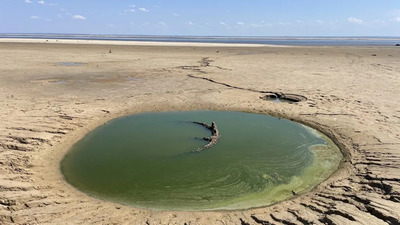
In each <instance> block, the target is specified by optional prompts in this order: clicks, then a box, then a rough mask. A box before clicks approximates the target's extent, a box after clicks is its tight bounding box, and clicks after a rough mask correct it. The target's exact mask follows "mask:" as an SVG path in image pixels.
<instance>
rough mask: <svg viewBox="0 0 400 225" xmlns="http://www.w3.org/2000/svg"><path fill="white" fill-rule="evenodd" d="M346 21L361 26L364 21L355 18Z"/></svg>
mask: <svg viewBox="0 0 400 225" xmlns="http://www.w3.org/2000/svg"><path fill="white" fill-rule="evenodd" d="M347 21H349V22H350V23H354V24H363V23H364V21H363V20H362V19H358V18H355V17H350V18H348V19H347Z"/></svg>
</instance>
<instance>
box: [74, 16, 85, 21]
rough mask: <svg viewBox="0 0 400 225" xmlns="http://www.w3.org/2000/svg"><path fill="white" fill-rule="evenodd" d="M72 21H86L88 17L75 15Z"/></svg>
mask: <svg viewBox="0 0 400 225" xmlns="http://www.w3.org/2000/svg"><path fill="white" fill-rule="evenodd" d="M72 19H75V20H86V17H84V16H82V15H73V16H72Z"/></svg>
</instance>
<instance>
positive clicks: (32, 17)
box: [31, 16, 40, 20]
mask: <svg viewBox="0 0 400 225" xmlns="http://www.w3.org/2000/svg"><path fill="white" fill-rule="evenodd" d="M39 18H40V17H39V16H31V19H33V20H37V19H39Z"/></svg>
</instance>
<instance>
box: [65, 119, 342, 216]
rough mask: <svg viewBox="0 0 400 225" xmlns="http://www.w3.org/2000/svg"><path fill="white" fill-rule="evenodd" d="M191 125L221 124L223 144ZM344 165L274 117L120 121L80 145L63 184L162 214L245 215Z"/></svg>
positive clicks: (328, 146) (316, 139) (313, 137)
mask: <svg viewBox="0 0 400 225" xmlns="http://www.w3.org/2000/svg"><path fill="white" fill-rule="evenodd" d="M193 121H197V122H204V123H208V124H211V122H212V121H215V122H216V124H217V127H218V129H219V133H220V135H221V138H220V140H219V142H218V143H217V144H216V145H214V146H213V147H211V148H209V149H205V150H203V151H201V152H198V153H193V152H192V151H193V150H196V149H198V148H201V147H202V146H204V145H206V144H207V142H206V141H204V140H202V139H201V138H203V137H207V136H210V135H211V133H210V131H209V130H207V129H206V128H205V127H203V126H200V125H198V124H195V123H193ZM341 159H342V155H341V153H340V151H339V149H338V148H337V147H336V146H335V145H334V144H333V143H332V141H330V140H329V139H328V138H327V137H325V136H324V135H322V134H321V133H319V132H317V131H315V130H313V129H311V128H308V127H306V126H303V125H301V124H298V123H294V122H291V121H289V120H285V119H279V118H276V117H271V116H266V115H259V114H251V113H243V112H229V111H188V112H154V113H143V114H136V115H131V116H125V117H121V118H118V119H115V120H112V121H110V122H108V123H107V124H105V125H103V126H100V127H98V128H96V129H95V130H93V131H92V132H90V133H89V134H88V135H86V136H85V137H84V138H83V139H81V140H80V141H79V142H77V143H76V144H75V145H74V146H73V147H72V148H71V150H70V151H69V152H68V153H67V154H66V156H65V157H64V159H63V160H62V162H61V171H62V173H63V175H64V177H65V179H66V180H67V181H68V182H69V183H70V184H72V185H73V186H75V187H76V188H78V189H79V190H81V191H83V192H85V193H87V194H89V195H91V196H94V197H97V198H101V199H105V200H109V201H114V202H119V203H122V204H128V205H132V206H136V207H142V208H150V209H156V210H217V209H246V208H252V207H260V206H266V205H270V204H273V203H275V202H277V201H281V200H284V199H287V198H290V197H292V196H293V195H294V194H299V193H301V192H305V191H307V190H310V189H311V188H312V187H314V186H316V185H317V184H318V183H320V182H321V181H323V180H324V179H326V178H327V177H328V176H329V175H330V174H332V173H333V172H334V171H335V170H336V169H337V168H338V165H339V163H340V161H341Z"/></svg>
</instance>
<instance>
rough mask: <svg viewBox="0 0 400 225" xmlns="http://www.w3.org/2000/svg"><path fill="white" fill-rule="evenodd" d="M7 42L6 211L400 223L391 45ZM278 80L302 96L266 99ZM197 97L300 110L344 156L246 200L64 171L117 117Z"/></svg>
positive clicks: (80, 219)
mask: <svg viewBox="0 0 400 225" xmlns="http://www.w3.org/2000/svg"><path fill="white" fill-rule="evenodd" d="M110 49H111V50H112V53H109V50H110ZM0 53H1V54H0V61H1V62H2V63H1V64H2V66H1V67H0V77H1V79H0V92H1V95H0V107H1V109H2V114H1V115H0V121H2V122H1V123H0V164H1V167H0V170H1V172H0V196H1V198H0V223H2V224H11V223H16V224H114V223H115V224H184V223H186V224H281V223H282V224H308V223H314V224H398V223H400V216H399V213H398V209H400V194H399V192H400V184H399V181H400V175H399V174H400V165H399V163H400V152H399V146H400V126H399V123H400V117H399V116H398V115H399V113H400V103H399V101H398V99H397V96H400V93H399V92H400V78H399V76H398V75H399V73H400V65H399V63H398V62H397V61H398V60H397V59H398V58H399V57H400V52H399V51H398V49H396V48H395V47H317V46H315V47H273V48H272V47H269V46H257V47H254V46H252V47H248V46H160V45H154V43H153V44H151V45H142V46H139V45H112V44H105V43H97V44H95V45H94V44H90V45H86V44H79V45H75V44H72V43H71V44H61V43H58V44H55V43H54V44H53V43H7V42H3V43H0ZM63 62H74V63H82V64H78V65H71V66H66V65H63V64H60V63H63ZM203 78H204V79H203ZM271 93H283V94H291V95H294V96H302V97H304V98H302V100H303V101H300V102H298V103H296V104H286V103H275V102H272V101H266V100H264V99H263V96H265V95H266V94H271ZM196 109H214V110H238V111H246V112H256V113H263V114H271V115H276V116H280V117H283V118H289V119H293V120H296V121H301V122H303V123H305V124H307V125H310V126H312V127H314V128H317V129H318V130H320V131H322V132H323V133H325V134H327V135H328V136H329V137H331V138H332V139H333V140H334V141H335V142H336V143H337V144H338V145H339V146H340V147H341V149H342V151H343V152H344V154H345V156H346V158H345V160H344V162H343V163H342V166H341V167H342V168H341V169H340V170H339V171H337V172H336V173H335V174H334V175H332V176H331V177H330V178H329V179H328V180H326V181H325V182H323V183H322V184H321V185H319V186H318V187H316V188H315V189H314V190H313V191H311V192H308V193H305V194H302V195H298V196H295V197H294V198H293V199H290V200H287V201H284V202H281V203H277V204H276V205H273V206H270V207H265V208H258V209H249V210H242V211H219V212H159V211H151V210H145V209H136V208H133V207H130V206H124V205H120V204H116V203H112V202H105V201H102V200H98V199H94V198H91V197H89V196H87V195H85V194H83V193H81V192H79V191H78V190H76V189H74V188H73V187H71V186H70V185H69V184H67V183H66V182H65V181H64V180H63V178H62V176H61V174H60V172H59V161H60V160H61V159H62V157H63V155H64V154H65V153H66V152H67V151H68V149H69V147H70V146H71V145H72V144H73V143H75V142H76V141H77V140H79V139H80V138H81V137H83V136H84V135H85V134H86V133H88V132H90V130H92V129H93V128H95V127H97V126H99V125H101V124H103V123H106V122H107V121H108V120H110V119H112V118H116V117H119V116H122V115H129V114H132V113H138V112H146V111H168V110H196Z"/></svg>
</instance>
